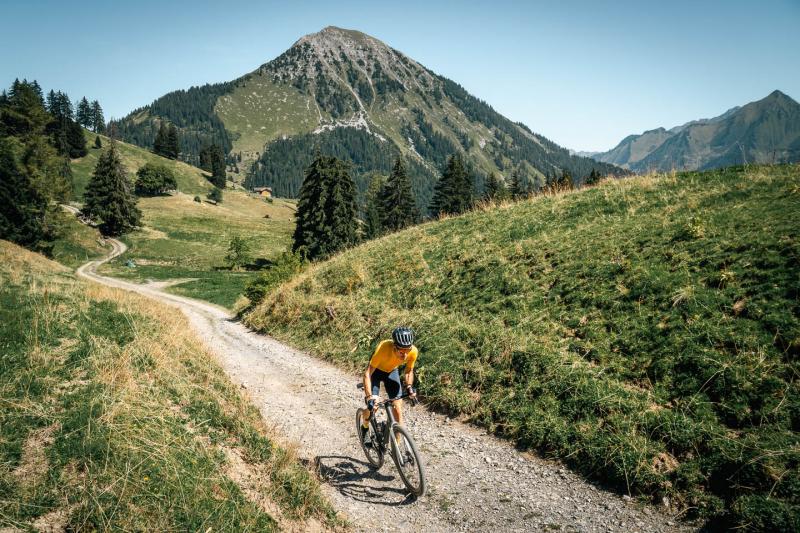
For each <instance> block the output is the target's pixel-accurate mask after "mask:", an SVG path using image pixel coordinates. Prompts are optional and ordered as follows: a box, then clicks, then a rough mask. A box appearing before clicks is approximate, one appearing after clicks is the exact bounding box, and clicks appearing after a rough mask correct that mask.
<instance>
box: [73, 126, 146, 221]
mask: <svg viewBox="0 0 800 533" xmlns="http://www.w3.org/2000/svg"><path fill="white" fill-rule="evenodd" d="M83 197H84V207H83V213H84V214H85V215H86V216H88V217H90V218H93V219H96V220H100V222H101V223H100V231H101V232H102V233H103V234H104V235H112V236H115V235H121V234H123V233H126V232H128V231H130V230H131V229H133V228H135V227H136V226H138V225H139V224H140V221H141V216H142V213H141V211H139V208H138V207H136V197H135V196H134V195H133V193H132V191H131V184H130V181H129V180H128V176H127V175H126V173H125V168H124V167H123V166H122V160H121V159H120V157H119V154H118V153H117V148H116V146H115V143H113V142H112V143H111V146H110V147H109V149H108V150H107V151H106V152H105V153H103V154H102V155H101V156H100V158H99V159H98V160H97V166H95V169H94V174H93V175H92V177H91V179H90V181H89V184H88V185H87V186H86V192H85V193H84V195H83Z"/></svg>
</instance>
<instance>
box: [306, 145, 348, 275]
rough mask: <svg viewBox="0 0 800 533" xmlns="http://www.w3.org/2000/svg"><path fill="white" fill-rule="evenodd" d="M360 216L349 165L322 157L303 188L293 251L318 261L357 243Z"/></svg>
mask: <svg viewBox="0 0 800 533" xmlns="http://www.w3.org/2000/svg"><path fill="white" fill-rule="evenodd" d="M356 214H357V211H356V198H355V184H354V183H353V179H352V178H351V177H350V171H349V169H348V167H347V165H346V164H345V163H344V162H343V161H341V160H339V159H337V158H335V157H328V156H322V155H319V154H318V155H317V157H316V159H314V161H312V163H311V165H309V166H308V168H307V169H306V175H305V179H304V180H303V184H302V186H301V187H300V198H299V200H298V202H297V212H296V213H295V218H296V220H297V224H296V226H295V231H294V236H293V239H292V241H293V242H292V251H293V252H298V253H299V254H300V255H301V256H302V257H305V258H307V259H311V260H314V259H319V258H323V257H327V256H329V255H331V254H333V253H336V252H337V251H339V250H341V249H343V248H345V247H347V246H350V245H352V244H354V243H355V242H356V240H357V230H358V227H357V222H356Z"/></svg>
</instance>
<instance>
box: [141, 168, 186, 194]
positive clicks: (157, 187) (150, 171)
mask: <svg viewBox="0 0 800 533" xmlns="http://www.w3.org/2000/svg"><path fill="white" fill-rule="evenodd" d="M177 187H178V184H177V182H176V181H175V174H174V173H173V172H172V169H169V168H167V167H165V166H164V165H158V164H155V163H145V165H144V166H143V167H142V168H140V169H139V170H138V171H137V172H136V194H137V195H138V196H158V195H160V194H165V193H166V192H167V191H169V190H174V189H176V188H177Z"/></svg>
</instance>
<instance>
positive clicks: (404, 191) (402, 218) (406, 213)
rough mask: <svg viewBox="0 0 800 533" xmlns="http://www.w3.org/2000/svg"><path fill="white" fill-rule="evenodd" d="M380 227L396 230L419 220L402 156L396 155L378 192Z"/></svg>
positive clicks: (384, 229) (386, 229) (385, 229)
mask: <svg viewBox="0 0 800 533" xmlns="http://www.w3.org/2000/svg"><path fill="white" fill-rule="evenodd" d="M380 205H381V227H382V229H383V231H389V232H391V231H398V230H401V229H403V228H406V227H408V226H412V225H414V224H416V223H417V221H418V220H419V210H418V209H417V204H416V202H415V201H414V191H412V189H411V180H410V179H409V177H408V173H407V172H406V167H405V165H404V164H403V159H402V157H398V158H397V160H396V161H395V163H394V168H392V173H391V174H390V175H389V179H388V180H387V182H386V185H385V186H384V187H383V189H382V190H381V193H380Z"/></svg>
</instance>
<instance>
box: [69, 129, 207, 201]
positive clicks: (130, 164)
mask: <svg viewBox="0 0 800 533" xmlns="http://www.w3.org/2000/svg"><path fill="white" fill-rule="evenodd" d="M84 135H85V136H86V143H87V145H88V146H89V153H88V154H87V155H86V156H85V157H82V158H80V159H74V160H72V165H71V166H72V177H73V184H74V187H73V191H74V196H75V198H76V199H77V200H78V201H79V202H80V201H83V191H84V190H85V189H86V184H87V183H89V179H90V178H91V176H92V172H94V167H95V166H96V165H97V158H98V157H100V154H101V153H102V152H103V150H105V149H106V148H108V145H109V144H110V143H111V139H109V138H108V137H106V136H105V135H100V141H101V143H102V145H103V147H102V148H100V149H97V148H95V147H94V139H95V137H96V136H97V134H95V133H92V132H90V131H88V130H84ZM117 148H118V149H119V152H120V155H121V156H122V162H123V164H124V165H125V169H126V170H127V171H128V173H129V174H130V176H131V178H133V177H134V176H135V175H136V171H137V170H139V168H140V167H142V166H144V165H145V163H158V164H162V165H165V166H167V167H169V168H171V169H172V171H173V172H174V173H175V179H176V181H177V182H178V190H179V191H181V192H182V193H185V194H191V195H196V194H199V195H201V196H205V194H206V193H207V192H208V191H210V190H211V184H210V183H209V182H208V180H207V179H206V178H205V177H203V176H204V174H205V173H204V172H203V171H202V170H200V169H199V168H197V167H193V166H191V165H187V164H186V163H183V162H181V161H173V160H171V159H166V158H164V157H161V156H158V155H155V154H154V153H152V152H150V151H148V150H145V149H144V148H140V147H138V146H134V145H132V144H128V143H125V142H122V141H117Z"/></svg>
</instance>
